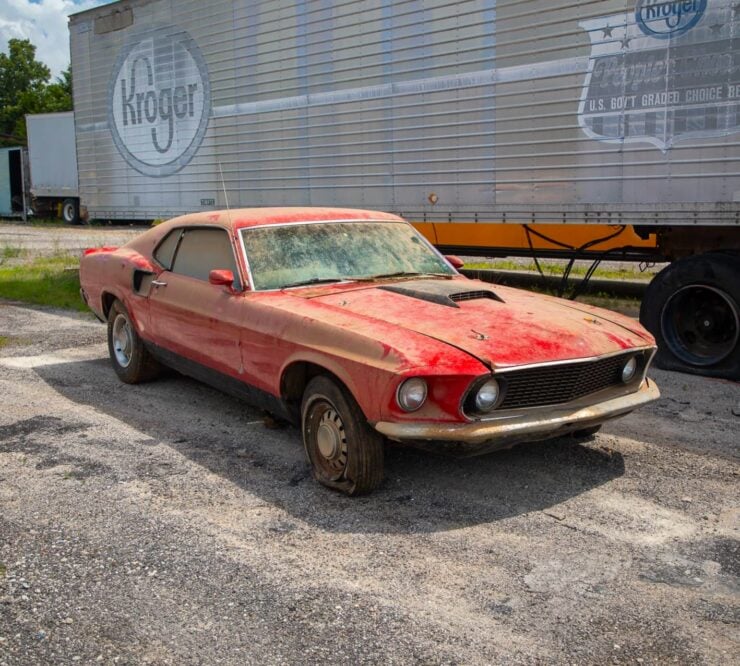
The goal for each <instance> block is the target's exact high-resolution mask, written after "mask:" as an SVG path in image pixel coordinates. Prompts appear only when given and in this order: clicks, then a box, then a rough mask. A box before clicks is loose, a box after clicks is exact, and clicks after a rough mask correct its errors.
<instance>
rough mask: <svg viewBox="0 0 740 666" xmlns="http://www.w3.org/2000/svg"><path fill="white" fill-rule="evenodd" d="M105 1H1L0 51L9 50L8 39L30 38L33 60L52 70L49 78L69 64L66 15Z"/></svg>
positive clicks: (54, 76) (56, 74)
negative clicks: (32, 46)
mask: <svg viewBox="0 0 740 666" xmlns="http://www.w3.org/2000/svg"><path fill="white" fill-rule="evenodd" d="M106 1H107V0H36V2H30V0H2V2H0V51H2V52H3V53H7V52H8V40H9V39H14V38H17V39H30V40H31V43H32V44H34V45H35V46H36V59H37V60H40V61H41V62H43V63H44V64H45V65H46V66H47V67H49V69H50V70H51V74H52V78H56V77H57V76H58V75H59V73H60V72H62V71H63V70H65V69H66V68H67V65H69V28H68V27H67V16H68V15H69V14H74V13H75V12H80V11H82V10H84V9H90V8H91V7H97V6H98V5H102V4H105V3H106Z"/></svg>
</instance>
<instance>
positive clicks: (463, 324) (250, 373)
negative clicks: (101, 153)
mask: <svg viewBox="0 0 740 666" xmlns="http://www.w3.org/2000/svg"><path fill="white" fill-rule="evenodd" d="M317 220H392V221H399V220H400V218H398V217H396V216H394V215H390V214H387V213H377V212H373V211H358V210H343V209H320V208H319V209H317V208H279V209H278V208H276V209H269V208H268V209H240V210H233V211H221V212H219V213H197V214H193V215H187V216H183V217H180V218H175V219H173V220H169V221H167V222H165V223H162V224H160V225H158V226H157V227H154V228H152V229H150V230H148V231H146V232H144V233H142V234H141V235H140V236H139V237H137V238H135V239H133V240H132V241H130V242H129V243H127V244H126V245H124V246H123V247H121V248H118V249H115V248H97V249H94V250H87V251H85V253H84V256H83V258H82V261H81V265H80V281H81V285H82V287H83V289H84V291H85V294H86V295H87V299H88V303H89V305H90V307H91V308H92V309H93V310H94V311H95V312H96V314H98V316H100V317H101V318H103V317H104V315H105V313H104V303H105V302H106V298H107V297H109V296H112V297H115V298H118V299H120V300H121V301H122V302H123V303H124V305H125V307H126V308H127V309H128V310H129V312H130V313H131V315H132V319H133V320H134V322H135V325H136V326H137V329H138V330H139V333H140V335H141V336H142V337H143V338H144V339H146V340H149V341H150V342H152V343H154V344H157V345H159V346H161V347H164V348H165V349H168V350H170V351H172V352H175V353H177V354H180V355H182V356H185V357H187V358H189V359H191V360H192V361H195V362H198V363H201V364H203V365H206V366H208V367H210V368H212V369H215V370H218V371H219V372H221V373H223V374H224V375H228V376H231V377H234V378H236V379H239V380H241V381H244V382H246V383H249V384H251V385H253V386H255V387H256V388H258V389H261V390H263V391H266V392H268V393H271V394H272V395H275V396H278V397H279V396H280V391H281V378H282V376H283V373H285V371H286V369H288V368H289V367H290V366H291V365H292V364H294V363H297V362H310V363H314V364H316V365H319V366H322V367H324V368H325V369H326V370H327V371H329V372H331V373H333V374H334V375H336V376H337V377H338V378H339V379H340V380H341V381H342V382H343V383H344V384H345V385H346V386H347V388H348V389H349V390H350V391H351V392H352V394H353V395H354V396H355V398H356V400H357V402H358V403H359V405H360V407H361V408H362V410H363V412H364V413H365V415H366V417H367V418H368V420H369V421H370V422H373V423H375V422H378V421H384V422H396V423H409V422H415V421H424V422H427V423H460V422H465V421H466V419H465V417H464V416H463V415H462V413H461V401H462V398H463V396H464V395H465V393H466V392H467V391H468V389H469V387H470V385H471V383H472V382H473V381H474V380H476V379H477V378H479V377H481V376H483V375H486V374H488V373H490V372H491V370H496V369H507V368H512V367H516V366H518V365H527V364H533V363H546V362H552V361H564V360H576V359H584V358H590V357H595V356H602V355H606V354H611V353H614V352H618V351H620V350H625V349H630V348H645V347H650V346H653V345H654V340H653V338H652V337H651V336H650V334H649V333H647V331H645V330H644V329H643V328H642V327H641V326H640V325H639V324H638V323H637V322H635V321H633V320H631V319H629V318H627V317H622V316H620V315H616V314H614V313H611V312H606V311H603V310H599V309H598V308H593V307H590V306H585V305H581V304H577V303H570V302H564V301H561V300H558V299H554V298H551V297H545V296H540V295H535V294H532V293H530V292H524V291H519V290H516V289H510V288H506V287H500V286H492V285H490V284H487V283H482V282H478V281H471V280H468V279H467V278H464V277H462V276H458V277H455V278H453V279H454V280H455V281H457V282H459V283H460V287H461V288H462V289H463V290H465V289H470V288H476V289H485V290H493V291H494V292H495V293H496V294H497V295H498V296H499V297H500V298H501V299H502V301H503V302H497V301H494V300H490V299H481V300H470V301H464V302H461V303H459V307H458V308H452V307H446V306H444V305H439V304H437V303H430V302H428V301H424V300H418V299H415V298H412V297H409V296H405V295H401V294H397V293H392V292H389V291H386V290H383V289H380V288H379V287H380V286H382V285H383V284H388V283H392V282H393V281H392V280H388V281H385V282H382V281H381V282H377V283H366V282H363V283H348V284H332V285H327V286H322V287H306V288H297V289H289V290H283V291H272V292H253V291H250V290H246V291H244V292H240V293H231V292H229V291H228V290H227V289H225V288H224V287H223V286H217V285H213V284H210V283H208V282H204V281H200V280H195V279H192V278H188V277H185V276H175V275H174V274H172V273H166V275H164V277H165V278H166V281H167V282H168V285H169V286H168V287H167V290H168V291H167V302H166V303H163V302H161V298H160V297H158V296H157V293H158V292H157V290H156V289H154V290H152V291H150V292H147V293H135V292H134V291H133V280H132V276H133V271H134V269H138V270H146V271H151V272H153V273H154V274H155V277H156V278H158V279H162V274H163V273H165V271H163V269H162V268H161V267H160V266H158V264H157V263H156V261H155V260H154V259H153V258H152V253H153V251H154V248H155V247H156V245H157V244H158V243H159V241H160V240H161V239H162V238H163V237H164V235H165V234H167V233H168V232H169V231H170V230H171V229H173V228H175V227H179V226H193V225H195V226H202V225H211V226H218V227H222V228H225V229H226V230H227V231H228V232H229V234H230V237H231V239H232V242H233V243H234V247H235V249H236V254H237V256H238V257H239V271H240V273H241V280H242V283H243V284H247V283H248V281H247V273H246V270H245V269H246V266H245V263H244V258H243V256H242V253H241V250H240V245H239V243H238V231H239V229H241V228H243V227H249V226H256V225H270V224H283V223H289V222H305V221H317ZM411 376H423V377H425V378H426V379H427V382H428V385H429V399H428V400H427V402H426V403H425V404H424V406H423V407H422V408H421V409H420V410H419V411H417V412H414V413H413V414H408V413H405V412H403V411H402V410H400V408H399V407H398V406H397V404H396V399H395V395H396V390H397V388H398V386H399V384H400V383H401V382H402V381H403V380H404V379H405V378H407V377H411Z"/></svg>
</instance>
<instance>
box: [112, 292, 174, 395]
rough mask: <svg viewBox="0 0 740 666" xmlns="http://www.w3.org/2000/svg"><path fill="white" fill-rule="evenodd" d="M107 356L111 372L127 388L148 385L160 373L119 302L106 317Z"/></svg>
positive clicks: (157, 365)
mask: <svg viewBox="0 0 740 666" xmlns="http://www.w3.org/2000/svg"><path fill="white" fill-rule="evenodd" d="M108 352H109V354H110V360H111V364H112V365H113V369H114V370H115V371H116V374H117V375H118V377H119V379H120V380H121V381H123V382H126V384H138V383H140V382H147V381H151V380H152V379H155V378H156V377H157V375H159V373H160V371H161V366H160V365H159V363H158V362H157V361H156V360H155V359H154V358H153V357H152V355H151V354H150V353H149V352H148V351H147V349H146V347H144V342H143V341H142V339H141V338H140V337H139V334H138V333H137V332H136V329H135V328H134V324H133V322H132V321H131V317H130V316H129V313H128V312H127V311H126V308H125V307H124V306H123V303H121V301H114V302H113V305H111V308H110V312H109V313H108Z"/></svg>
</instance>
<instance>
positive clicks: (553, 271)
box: [465, 259, 653, 280]
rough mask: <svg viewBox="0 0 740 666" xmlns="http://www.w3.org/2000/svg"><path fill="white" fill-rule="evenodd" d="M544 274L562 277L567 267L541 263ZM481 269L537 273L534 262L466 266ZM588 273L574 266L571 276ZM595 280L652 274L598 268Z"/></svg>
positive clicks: (642, 277)
mask: <svg viewBox="0 0 740 666" xmlns="http://www.w3.org/2000/svg"><path fill="white" fill-rule="evenodd" d="M540 266H541V268H542V272H543V273H544V274H545V275H555V276H557V277H560V276H561V275H562V274H563V269H564V268H565V266H561V265H559V264H548V263H543V262H540ZM476 268H480V269H489V270H490V269H493V270H500V271H536V270H537V266H535V264H534V262H530V263H527V264H525V263H523V262H522V263H518V262H516V261H511V260H509V259H497V260H495V261H476V262H471V263H466V264H465V269H466V270H468V269H470V270H474V269H476ZM586 271H588V266H573V268H572V269H571V271H570V274H571V276H574V277H575V276H583V275H585V274H586ZM594 277H595V278H608V279H612V280H624V279H627V280H650V279H652V277H653V275H652V273H647V272H645V273H641V272H640V271H639V270H636V269H633V268H632V269H631V268H623V269H619V270H613V269H608V268H597V269H596V270H595V271H594Z"/></svg>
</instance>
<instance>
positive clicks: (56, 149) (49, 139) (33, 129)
mask: <svg viewBox="0 0 740 666" xmlns="http://www.w3.org/2000/svg"><path fill="white" fill-rule="evenodd" d="M26 134H27V136H28V157H29V166H30V169H31V194H32V195H33V197H34V207H35V208H36V209H38V210H37V211H36V212H37V214H38V213H39V211H40V210H50V209H51V210H53V211H54V212H55V213H56V214H59V213H61V217H62V218H63V219H64V220H65V221H66V222H70V223H75V222H77V221H78V220H79V191H78V183H77V147H76V144H75V119H74V113H73V112H72V111H64V112H60V113H37V114H29V115H27V116H26ZM56 209H59V210H58V211H57V210H56Z"/></svg>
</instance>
